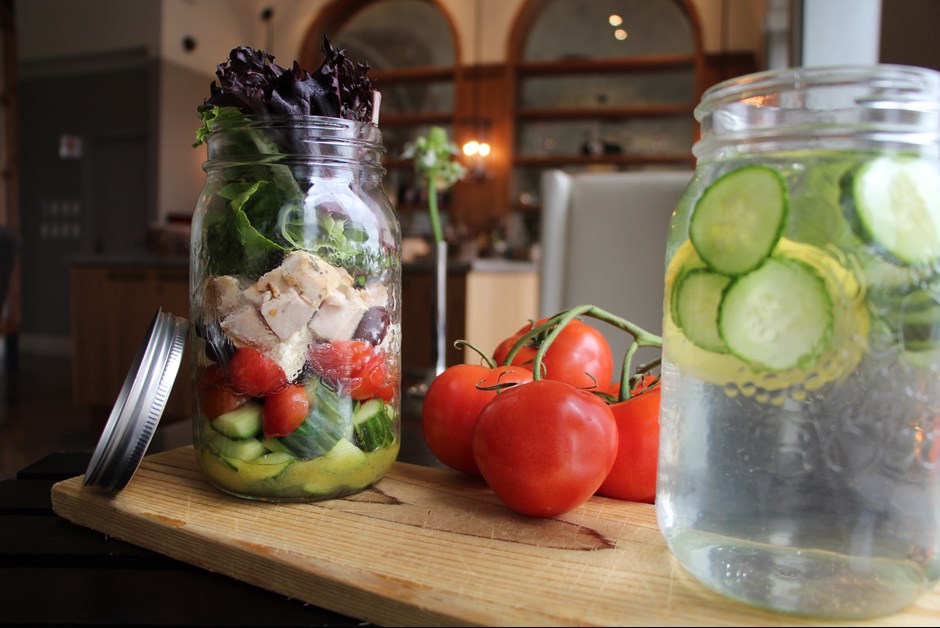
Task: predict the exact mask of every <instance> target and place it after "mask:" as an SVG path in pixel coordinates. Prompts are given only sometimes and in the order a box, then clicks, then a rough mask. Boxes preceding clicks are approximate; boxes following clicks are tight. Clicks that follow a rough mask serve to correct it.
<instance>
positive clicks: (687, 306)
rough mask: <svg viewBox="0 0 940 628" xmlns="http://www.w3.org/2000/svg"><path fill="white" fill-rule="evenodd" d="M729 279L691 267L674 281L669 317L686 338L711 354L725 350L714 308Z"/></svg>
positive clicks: (719, 300)
mask: <svg viewBox="0 0 940 628" xmlns="http://www.w3.org/2000/svg"><path fill="white" fill-rule="evenodd" d="M730 281H731V278H730V277H728V276H727V275H722V274H719V273H715V272H712V271H710V270H708V269H705V268H693V269H692V270H689V271H688V272H686V273H684V274H683V275H682V276H681V277H680V278H679V280H678V281H677V282H676V286H675V294H674V295H673V297H672V308H673V318H674V319H675V321H676V325H677V326H678V327H679V328H680V329H681V330H682V332H683V333H684V334H685V335H686V337H687V338H688V339H689V340H691V341H692V342H694V343H695V344H696V345H698V346H699V347H701V348H703V349H706V350H707V351H714V352H715V353H724V352H726V351H727V350H728V348H727V347H726V346H725V341H724V340H722V338H721V334H720V333H719V331H718V306H719V304H720V303H721V297H722V295H723V293H724V290H725V288H726V287H727V286H728V284H729V283H730Z"/></svg>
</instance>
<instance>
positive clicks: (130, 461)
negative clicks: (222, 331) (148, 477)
mask: <svg viewBox="0 0 940 628" xmlns="http://www.w3.org/2000/svg"><path fill="white" fill-rule="evenodd" d="M188 331H189V321H187V320H186V319H184V318H179V317H177V316H173V315H172V314H170V313H169V312H164V311H163V309H162V308H158V309H157V313H156V315H155V316H154V318H153V321H152V322H151V323H150V329H149V330H148V332H147V336H146V338H145V339H144V343H143V344H142V345H141V347H140V349H138V351H137V356H136V357H135V358H134V362H133V364H132V365H131V368H130V370H129V371H128V373H127V377H126V378H125V379H124V386H123V387H122V388H121V392H120V394H119V395H118V398H117V401H115V402H114V407H113V408H112V409H111V415H110V416H109V417H108V422H107V424H106V425H105V427H104V431H103V432H102V433H101V438H100V439H99V440H98V445H97V447H95V451H94V453H93V454H92V456H91V461H90V462H89V463H88V469H86V471H85V480H84V484H85V485H86V486H87V485H89V484H91V485H96V486H100V487H102V488H104V489H106V490H108V491H111V492H114V493H116V492H118V491H120V490H121V489H123V488H124V486H125V485H126V484H127V483H128V481H129V480H130V479H131V477H132V476H133V475H134V472H135V471H136V470H137V466H138V465H139V464H140V460H141V458H143V456H144V453H145V452H146V451H147V447H148V446H149V445H150V440H151V439H152V438H153V434H154V432H155V431H156V429H157V424H158V423H159V422H160V417H161V416H163V409H164V408H165V407H166V402H167V399H168V398H169V396H170V391H171V390H172V388H173V381H174V380H175V379H176V374H177V372H178V371H179V367H180V363H181V362H182V358H183V351H184V349H185V347H186V335H187V333H188Z"/></svg>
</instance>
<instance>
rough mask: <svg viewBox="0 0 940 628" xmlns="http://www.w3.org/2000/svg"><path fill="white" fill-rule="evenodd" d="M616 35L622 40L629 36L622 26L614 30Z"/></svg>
mask: <svg viewBox="0 0 940 628" xmlns="http://www.w3.org/2000/svg"><path fill="white" fill-rule="evenodd" d="M614 37H616V38H617V39H619V40H620V41H623V40H624V39H626V38H627V31H625V30H624V29H622V28H618V29H617V30H615V31H614Z"/></svg>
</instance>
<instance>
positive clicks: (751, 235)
mask: <svg viewBox="0 0 940 628" xmlns="http://www.w3.org/2000/svg"><path fill="white" fill-rule="evenodd" d="M789 204H790V201H789V194H788V192H787V186H786V182H785V181H784V179H783V176H782V175H781V174H780V173H779V172H778V171H777V170H775V169H773V168H770V167H767V166H761V165H748V166H742V167H741V168H737V169H736V170H732V171H731V172H728V173H726V174H724V175H722V176H721V177H719V178H718V179H717V180H716V181H715V182H714V183H712V184H711V185H710V186H709V187H708V188H707V189H706V190H705V191H704V192H703V193H702V196H701V198H699V200H698V202H697V203H696V205H695V208H694V210H693V212H692V218H691V220H690V222H689V239H690V240H691V241H692V244H693V245H694V246H695V250H696V251H697V252H698V254H699V256H700V257H701V258H702V259H703V260H704V261H705V263H706V264H708V266H709V267H710V268H711V269H713V270H715V271H717V272H719V273H722V274H725V275H743V274H745V273H748V272H750V271H752V270H754V269H755V268H757V267H758V266H759V265H760V264H761V262H763V261H764V260H765V259H766V258H767V257H769V256H770V255H771V253H773V250H774V247H775V246H776V245H777V242H778V241H779V240H780V236H781V235H782V234H783V228H784V226H785V225H786V220H787V213H788V211H789Z"/></svg>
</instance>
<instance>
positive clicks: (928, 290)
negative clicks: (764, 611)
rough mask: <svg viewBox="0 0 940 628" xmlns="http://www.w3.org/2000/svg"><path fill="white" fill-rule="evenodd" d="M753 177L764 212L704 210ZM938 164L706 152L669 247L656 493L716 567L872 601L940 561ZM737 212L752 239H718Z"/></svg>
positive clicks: (687, 555) (730, 585)
mask: <svg viewBox="0 0 940 628" xmlns="http://www.w3.org/2000/svg"><path fill="white" fill-rule="evenodd" d="M758 161H759V164H760V168H759V169H758V170H757V171H756V175H758V176H752V177H751V180H749V179H748V176H746V175H748V173H749V172H750V171H749V167H751V166H752V165H754V164H755V163H757V162H758ZM761 168H769V169H770V170H771V171H773V173H775V174H776V175H777V176H779V179H778V180H777V181H778V182H779V183H780V186H781V187H780V190H781V193H782V194H783V200H782V201H781V200H780V199H777V198H776V197H775V194H776V193H777V192H776V190H775V188H774V183H773V182H774V181H775V179H773V176H770V173H768V172H766V171H763V170H761ZM751 174H754V173H751ZM762 175H767V178H766V179H765V180H764V181H765V182H766V183H767V184H768V185H769V187H764V188H761V187H759V185H763V183H761V182H760V181H757V180H758V179H760V176H762ZM720 181H721V182H724V185H716V183H717V182H720ZM754 181H757V183H756V184H759V185H758V187H757V191H756V192H754V190H753V189H752V190H751V192H750V193H752V194H756V195H757V196H756V198H757V199H759V201H760V203H761V205H762V206H761V207H760V208H758V209H757V210H754V211H760V212H764V211H765V210H766V213H769V214H770V217H769V218H768V217H767V216H764V217H762V218H758V219H755V220H756V222H753V223H750V222H748V221H750V220H751V219H750V218H744V219H742V220H739V221H738V222H737V223H736V224H732V225H728V224H724V225H720V224H717V223H718V222H720V220H719V219H718V218H716V217H715V216H711V217H710V216H709V215H708V214H707V206H708V204H709V202H710V200H709V199H708V198H707V196H708V194H713V199H711V200H716V199H719V200H722V202H725V203H728V202H732V201H729V198H732V199H733V197H734V195H735V194H745V195H746V194H747V193H748V192H747V189H749V186H751V184H752V183H754ZM938 181H940V163H938V162H937V161H936V160H935V159H933V158H931V157H920V156H913V155H908V154H905V153H903V152H902V151H874V150H872V151H832V152H822V151H807V152H802V153H801V152H786V153H779V154H767V153H762V154H759V155H753V156H743V157H742V158H740V159H736V160H735V159H732V160H716V161H713V162H710V163H707V164H703V165H701V166H700V168H699V170H698V171H697V173H696V175H695V178H694V180H693V182H692V184H691V185H690V187H689V189H688V190H687V193H686V195H685V197H684V198H683V200H682V201H681V202H680V206H679V208H678V210H677V212H676V215H675V217H674V219H673V228H672V231H671V239H670V243H669V247H668V251H667V272H666V286H665V302H664V305H665V307H664V328H663V329H664V334H663V339H664V348H663V397H662V399H663V402H662V404H663V405H662V410H661V415H660V420H661V430H660V433H661V435H662V441H661V447H660V458H659V460H660V463H659V464H660V468H659V476H658V493H657V504H656V507H657V516H658V519H659V525H660V528H661V529H662V531H663V533H664V535H665V537H666V539H667V541H668V544H669V547H670V549H671V550H672V552H673V553H674V555H675V556H676V558H677V559H678V561H679V562H680V563H681V564H682V565H683V566H684V567H685V568H686V569H687V570H688V571H689V572H691V573H692V574H693V575H694V576H695V577H696V578H697V579H699V580H700V581H701V582H702V583H703V584H705V585H706V586H708V587H710V588H712V589H714V590H716V591H718V592H720V593H723V594H725V595H728V596H730V597H732V598H736V599H738V600H741V601H745V602H748V603H751V604H756V605H759V606H763V607H766V608H770V609H774V610H782V611H787V612H794V613H800V614H807V615H814V616H823V617H826V616H829V617H866V616H873V615H879V614H884V613H889V612H893V611H896V610H899V609H901V608H903V607H905V606H907V605H908V604H911V603H912V602H913V601H914V600H915V599H916V598H917V596H918V595H920V594H921V593H923V592H924V591H925V590H926V589H927V588H929V587H930V586H932V585H933V584H934V583H935V582H936V581H937V579H938V576H940V558H938V550H940V525H938V524H940V480H938V473H940V467H938V464H940V377H938V375H940V373H938V371H940V357H938V356H940V268H938V265H937V262H936V260H935V259H930V257H931V256H930V254H929V251H928V250H929V248H930V246H931V242H930V238H931V237H934V236H935V234H936V233H938V231H937V230H938V229H940V225H935V224H930V212H929V211H927V210H928V209H929V208H925V207H924V206H923V204H924V203H925V202H926V203H927V204H929V203H938V202H940V189H938V186H940V184H938ZM742 187H743V191H742V189H739V188H742ZM721 195H724V196H721ZM931 195H932V196H931ZM703 198H704V199H705V200H704V201H703V200H702V199H703ZM925 198H926V201H925ZM750 201H751V202H753V201H754V198H752V199H750ZM781 202H782V203H783V207H782V209H780V207H779V205H776V204H778V203H781ZM885 203H895V204H899V205H896V208H895V209H896V210H898V207H900V208H901V209H900V210H899V211H900V212H901V213H900V215H901V216H902V218H903V220H898V221H894V222H892V221H891V220H889V219H887V218H885V217H884V216H883V215H882V214H881V212H882V205H883V204H885ZM700 207H705V208H706V209H703V210H702V212H703V214H702V216H701V217H698V218H696V217H694V214H695V213H696V212H697V211H699V208H700ZM934 209H936V207H934ZM774 211H782V212H783V214H784V216H783V218H782V220H781V221H780V227H781V232H780V233H779V234H778V235H776V236H775V235H774V234H769V233H767V232H766V230H767V229H773V228H774V226H775V224H776V223H775V222H774V218H773V212H774ZM896 213H897V212H896ZM697 220H698V221H699V222H700V224H696V221H697ZM919 221H927V222H919ZM712 222H715V223H716V224H711V223H712ZM744 222H747V224H742V223H744ZM734 229H739V230H741V231H743V232H744V234H743V236H742V237H743V238H744V240H742V241H741V242H733V241H732V242H728V241H726V242H720V243H717V244H716V243H715V242H714V241H712V240H710V238H717V237H719V236H718V235H716V234H719V233H725V232H727V231H729V230H730V231H733V230H734ZM761 247H764V248H767V250H766V251H764V250H762V249H761ZM748 255H750V256H751V259H750V260H748V259H741V256H744V257H747V256H748ZM715 267H717V268H718V269H720V270H721V271H724V272H716V271H715Z"/></svg>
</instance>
